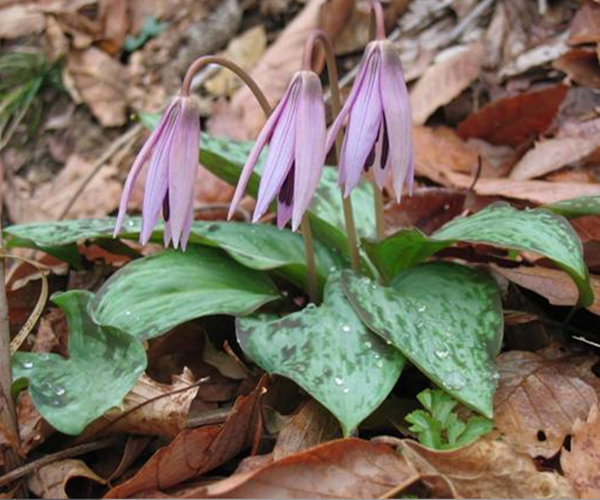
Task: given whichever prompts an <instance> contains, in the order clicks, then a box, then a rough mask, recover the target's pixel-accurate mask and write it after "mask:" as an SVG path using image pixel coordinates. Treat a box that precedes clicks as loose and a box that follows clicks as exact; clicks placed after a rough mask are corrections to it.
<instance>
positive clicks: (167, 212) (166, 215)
mask: <svg viewBox="0 0 600 500" xmlns="http://www.w3.org/2000/svg"><path fill="white" fill-rule="evenodd" d="M162 210H163V219H164V220H165V222H169V219H170V218H171V205H170V204H169V188H167V192H166V193H165V197H164V198H163V207H162Z"/></svg>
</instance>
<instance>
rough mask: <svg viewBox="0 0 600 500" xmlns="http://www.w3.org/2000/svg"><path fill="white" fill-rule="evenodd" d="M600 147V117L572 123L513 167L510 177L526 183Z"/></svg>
mask: <svg viewBox="0 0 600 500" xmlns="http://www.w3.org/2000/svg"><path fill="white" fill-rule="evenodd" d="M599 147H600V118H597V119H595V120H590V121H588V122H580V123H570V124H568V125H566V126H565V127H563V129H561V131H560V132H559V133H558V134H557V135H556V137H555V138H553V139H548V140H545V141H540V142H538V143H536V144H535V146H534V147H533V149H530V150H529V151H528V152H527V153H526V154H525V156H523V158H521V160H520V161H519V162H518V163H517V164H516V165H515V166H514V167H513V169H512V171H511V173H510V178H511V179H514V180H527V179H533V178H535V177H540V176H542V175H545V174H548V173H550V172H554V171H555V170H558V169H559V168H562V167H564V166H566V165H569V164H571V163H575V162H577V161H580V160H582V159H584V158H585V157H587V156H588V155H590V154H592V153H593V152H594V151H596V149H598V148H599Z"/></svg>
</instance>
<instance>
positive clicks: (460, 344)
mask: <svg viewBox="0 0 600 500" xmlns="http://www.w3.org/2000/svg"><path fill="white" fill-rule="evenodd" d="M342 285H343V288H344V291H345V293H346V295H347V296H348V298H349V299H350V302H351V304H352V305H353V306H354V308H355V309H356V311H357V312H358V314H359V316H360V317H361V318H362V320H363V321H364V322H365V323H366V324H367V325H368V326H369V327H370V328H371V329H373V331H375V332H376V333H378V334H379V335H381V336H382V337H383V338H384V339H385V340H387V341H389V342H392V344H393V345H394V346H396V347H397V348H398V349H399V350H400V351H401V352H402V354H404V355H405V356H406V357H407V358H408V359H409V360H410V361H411V362H412V363H413V364H414V365H416V366H417V367H418V368H419V369H420V370H421V371H422V372H423V373H424V374H425V375H427V377H429V378H430V379H431V380H432V381H433V382H435V383H436V384H437V385H439V386H440V387H441V388H442V389H444V390H445V391H447V392H448V393H449V394H451V395H452V396H453V397H455V398H456V399H458V400H459V401H461V402H462V403H464V404H465V405H466V406H468V407H470V408H472V409H474V410H476V411H478V412H481V413H482V414H484V415H486V416H488V417H491V415H492V397H493V395H494V389H495V387H496V378H497V375H496V368H495V357H496V355H497V354H498V352H499V350H500V344H501V341H502V331H503V318H502V303H501V301H500V295H499V293H498V290H497V287H496V285H495V283H494V282H493V280H492V279H491V278H490V277H488V276H487V275H485V274H482V273H480V272H478V271H476V270H473V269H470V268H468V267H465V266H460V265H458V264H452V263H447V262H437V263H432V264H423V265H420V266H416V267H412V268H410V269H408V270H406V271H404V272H403V273H402V274H400V275H399V276H397V277H396V278H395V279H394V280H393V281H392V282H391V283H390V286H389V287H383V286H381V285H378V284H377V283H376V282H374V281H371V280H369V279H368V278H365V277H359V276H357V275H355V274H353V273H352V272H350V271H345V272H344V273H343V275H342Z"/></svg>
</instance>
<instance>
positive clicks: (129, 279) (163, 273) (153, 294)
mask: <svg viewBox="0 0 600 500" xmlns="http://www.w3.org/2000/svg"><path fill="white" fill-rule="evenodd" d="M278 297H279V293H278V291H277V288H276V287H275V285H274V284H273V282H272V281H271V280H270V279H269V277H268V276H267V275H266V274H264V273H261V272H258V271H253V270H251V269H247V268H245V267H243V266H242V265H240V264H238V263H237V262H235V261H233V260H231V259H230V258H229V257H227V256H226V255H224V254H222V253H221V252H219V251H218V250H215V249H212V248H188V250H187V251H186V252H179V251H176V250H167V251H165V252H162V253H160V254H156V255H152V256H150V257H145V258H143V259H139V260H135V261H133V262H131V263H129V264H127V265H126V266H125V267H123V268H122V269H121V270H119V271H118V272H116V273H115V274H114V275H113V276H111V277H110V279H108V280H107V281H106V282H105V283H104V285H103V286H102V288H100V290H99V291H98V293H97V294H96V298H95V299H94V302H93V303H92V309H91V311H92V315H93V317H94V318H95V320H96V321H97V322H98V323H101V324H105V325H112V326H116V327H118V328H120V329H121V330H123V331H125V332H127V333H129V334H130V335H134V336H135V337H138V338H141V339H148V338H153V337H157V336H159V335H161V334H163V333H165V332H166V331H168V330H170V329H171V328H173V327H175V326H177V325H179V324H181V323H183V322H185V321H189V320H191V319H194V318H199V317H201V316H207V315H213V314H231V315H245V314H250V313H252V312H254V311H255V310H257V309H258V308H259V307H261V306H262V305H263V304H266V303H267V302H271V301H273V300H276V299H277V298H278Z"/></svg>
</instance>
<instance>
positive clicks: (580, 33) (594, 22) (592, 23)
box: [569, 0, 600, 45]
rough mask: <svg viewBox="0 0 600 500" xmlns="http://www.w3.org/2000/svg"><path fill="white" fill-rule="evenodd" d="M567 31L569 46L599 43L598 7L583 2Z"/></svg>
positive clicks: (599, 10) (590, 2) (599, 21)
mask: <svg viewBox="0 0 600 500" xmlns="http://www.w3.org/2000/svg"><path fill="white" fill-rule="evenodd" d="M569 31H570V33H569V43H570V44H573V45H578V44H581V43H596V42H600V5H598V4H597V3H596V2H593V1H590V0H584V1H583V2H582V5H581V7H579V10H578V11H577V13H576V14H575V16H574V17H573V20H572V21H571V26H570V27H569Z"/></svg>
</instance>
